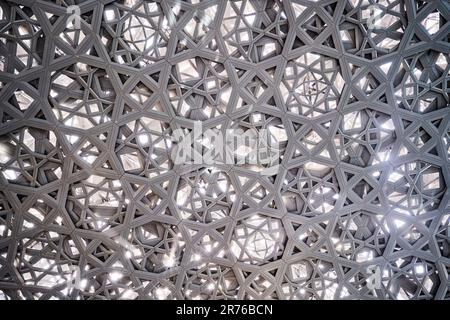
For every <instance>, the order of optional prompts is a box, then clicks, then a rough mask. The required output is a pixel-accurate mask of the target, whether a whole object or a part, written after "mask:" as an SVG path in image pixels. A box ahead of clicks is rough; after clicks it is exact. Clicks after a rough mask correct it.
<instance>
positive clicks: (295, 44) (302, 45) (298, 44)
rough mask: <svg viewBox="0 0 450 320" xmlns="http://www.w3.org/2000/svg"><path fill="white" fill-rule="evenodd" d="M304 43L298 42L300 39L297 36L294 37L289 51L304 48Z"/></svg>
mask: <svg viewBox="0 0 450 320" xmlns="http://www.w3.org/2000/svg"><path fill="white" fill-rule="evenodd" d="M304 46H305V43H304V42H303V41H302V40H300V38H299V37H298V36H296V37H295V39H294V42H293V43H292V49H291V50H295V49H298V48H301V47H304Z"/></svg>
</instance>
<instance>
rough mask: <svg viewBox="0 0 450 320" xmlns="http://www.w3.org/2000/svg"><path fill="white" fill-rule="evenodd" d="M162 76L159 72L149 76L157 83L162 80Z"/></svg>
mask: <svg viewBox="0 0 450 320" xmlns="http://www.w3.org/2000/svg"><path fill="white" fill-rule="evenodd" d="M160 75H161V71H157V72H155V73H152V74H149V77H150V78H152V79H153V80H154V81H155V82H156V83H158V82H159V79H160Z"/></svg>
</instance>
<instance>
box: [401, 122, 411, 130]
mask: <svg viewBox="0 0 450 320" xmlns="http://www.w3.org/2000/svg"><path fill="white" fill-rule="evenodd" d="M411 124H412V121H409V120H406V119H402V125H403V129H404V130H405V129H406V128H408V127H409V126H410V125H411Z"/></svg>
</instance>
